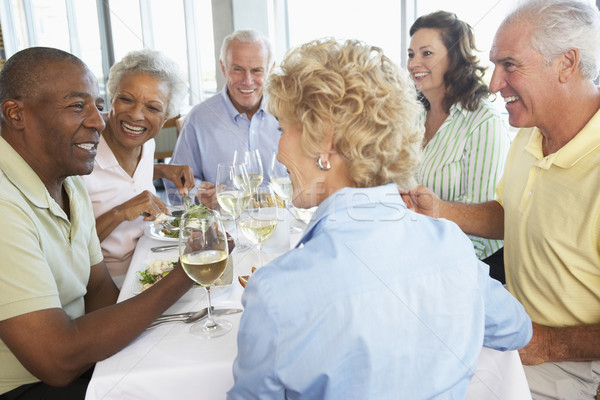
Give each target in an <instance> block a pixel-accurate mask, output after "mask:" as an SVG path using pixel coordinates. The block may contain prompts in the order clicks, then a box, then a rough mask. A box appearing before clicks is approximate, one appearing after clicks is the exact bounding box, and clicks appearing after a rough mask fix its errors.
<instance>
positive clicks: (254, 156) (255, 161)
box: [233, 149, 263, 192]
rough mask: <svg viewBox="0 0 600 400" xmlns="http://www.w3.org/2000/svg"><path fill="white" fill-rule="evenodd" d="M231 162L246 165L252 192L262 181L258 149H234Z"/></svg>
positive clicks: (261, 167)
mask: <svg viewBox="0 0 600 400" xmlns="http://www.w3.org/2000/svg"><path fill="white" fill-rule="evenodd" d="M233 164H234V165H238V164H243V165H245V166H246V171H247V172H248V179H249V180H250V188H251V189H252V192H254V191H255V190H256V188H257V187H258V186H259V185H260V184H261V183H262V182H263V166H262V161H261V159H260V153H259V152H258V149H254V150H248V151H241V150H236V151H235V152H234V153H233Z"/></svg>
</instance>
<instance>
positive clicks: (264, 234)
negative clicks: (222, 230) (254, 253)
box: [240, 185, 278, 267]
mask: <svg viewBox="0 0 600 400" xmlns="http://www.w3.org/2000/svg"><path fill="white" fill-rule="evenodd" d="M277 221H278V214H277V200H276V199H275V195H274V193H273V190H272V189H271V188H270V187H269V186H268V185H262V186H259V187H257V188H256V190H255V191H254V193H252V195H251V196H250V200H249V201H248V204H247V206H246V208H245V209H244V210H243V211H242V216H241V218H240V228H241V230H242V232H243V233H244V236H246V237H247V238H248V239H249V240H250V241H251V242H253V243H255V244H256V245H257V246H258V264H259V266H261V267H262V265H263V262H262V246H263V243H264V242H265V241H267V240H268V239H269V238H270V237H271V236H273V233H274V232H275V228H277Z"/></svg>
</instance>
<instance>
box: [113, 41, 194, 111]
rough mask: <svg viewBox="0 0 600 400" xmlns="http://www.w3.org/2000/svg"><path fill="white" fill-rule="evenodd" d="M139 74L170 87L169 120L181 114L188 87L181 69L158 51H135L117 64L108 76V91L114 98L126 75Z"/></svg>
mask: <svg viewBox="0 0 600 400" xmlns="http://www.w3.org/2000/svg"><path fill="white" fill-rule="evenodd" d="M130 72H131V73H139V74H147V75H150V76H153V77H155V78H157V79H159V80H160V81H163V82H166V83H167V84H168V85H169V88H170V89H171V90H170V93H169V102H168V104H167V110H166V117H167V119H169V118H173V117H175V116H176V115H177V114H179V106H180V104H181V101H182V100H183V98H184V97H185V94H186V93H187V90H188V87H187V85H186V83H185V81H184V80H183V75H182V73H181V68H180V67H179V65H178V64H177V63H176V62H175V61H173V60H171V59H170V58H169V57H167V56H166V55H164V54H163V53H161V52H160V51H157V50H151V49H143V50H134V51H131V52H129V53H127V55H126V56H125V57H123V59H122V60H121V61H119V62H117V63H115V64H114V65H113V66H112V67H111V68H110V72H109V74H108V82H106V91H107V93H108V95H109V96H110V97H111V98H112V97H113V95H114V94H115V92H116V91H117V88H118V87H119V83H120V82H121V79H122V78H123V75H124V74H127V73H130Z"/></svg>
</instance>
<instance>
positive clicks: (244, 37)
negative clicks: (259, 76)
mask: <svg viewBox="0 0 600 400" xmlns="http://www.w3.org/2000/svg"><path fill="white" fill-rule="evenodd" d="M234 40H237V41H240V42H242V43H257V42H260V43H261V44H262V45H263V47H264V48H265V50H267V67H268V68H270V67H271V64H272V63H273V46H272V45H271V42H270V41H269V39H267V38H266V37H265V36H264V35H263V34H262V33H260V32H258V31H255V30H253V29H244V30H238V31H235V32H233V33H232V34H230V35H228V36H227V37H225V39H223V44H222V45H221V53H220V55H219V60H220V61H221V62H222V63H223V64H224V65H227V49H229V45H230V44H231V42H232V41H234Z"/></svg>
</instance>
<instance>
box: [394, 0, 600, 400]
mask: <svg viewBox="0 0 600 400" xmlns="http://www.w3.org/2000/svg"><path fill="white" fill-rule="evenodd" d="M599 52H600V12H599V11H598V9H597V8H596V7H595V6H594V5H591V4H589V3H586V2H583V1H581V2H579V1H568V0H552V1H549V0H531V1H529V2H526V3H523V4H521V5H520V6H518V8H517V9H516V10H514V11H513V12H512V13H511V14H509V15H508V16H507V17H506V18H505V20H504V21H503V23H502V24H501V25H500V28H499V29H498V31H497V33H496V36H495V39H494V44H493V46H492V49H491V51H490V59H491V61H492V62H493V63H494V65H495V69H494V74H493V76H492V79H491V82H490V90H491V91H493V92H499V93H500V94H501V96H502V97H503V98H504V101H505V102H506V109H507V111H508V114H509V122H510V124H511V125H512V126H516V127H522V128H523V129H521V130H520V131H519V133H518V134H517V136H516V138H515V140H514V141H513V143H512V145H511V148H510V151H509V154H508V158H507V162H506V166H505V170H504V176H503V178H502V180H501V182H500V183H499V185H498V187H497V200H496V201H491V202H487V203H482V204H478V205H465V204H460V203H449V202H444V201H440V200H439V198H437V197H435V195H434V194H433V193H432V192H430V191H428V190H427V189H425V188H423V187H419V188H417V189H415V190H413V191H411V192H410V193H409V194H407V195H406V196H404V197H405V199H406V201H407V203H412V206H411V207H412V208H413V209H415V210H417V211H419V212H422V213H424V214H428V215H433V216H442V217H444V218H447V219H450V220H453V221H455V222H456V223H457V224H458V225H459V226H460V227H461V228H462V229H463V231H465V232H466V233H470V234H473V235H477V236H482V237H489V238H497V239H502V238H504V241H505V242H504V244H505V268H506V280H507V288H508V289H509V290H510V292H511V293H512V294H513V295H514V296H515V297H516V298H517V299H518V300H519V301H520V302H521V303H522V304H523V306H524V307H525V310H526V311H527V312H528V314H529V315H530V317H531V319H532V321H533V322H534V324H533V325H534V331H533V338H532V340H531V342H530V343H529V344H528V345H527V346H526V347H525V348H523V349H522V350H520V354H521V359H522V361H523V364H525V365H526V367H525V372H526V374H527V379H528V381H529V386H530V388H531V392H532V396H533V398H534V399H569V400H572V399H592V398H596V391H597V389H598V385H599V384H600V361H599V360H600V196H599V193H600V111H599V109H600V90H599V89H598V88H597V87H596V86H595V84H594V82H593V80H594V79H595V78H596V76H597V75H598V71H599V69H600V53H599ZM531 127H533V128H531Z"/></svg>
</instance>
